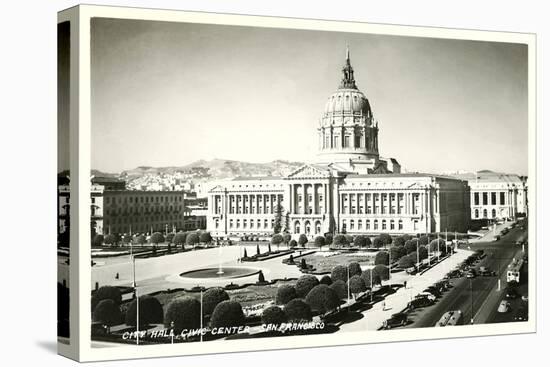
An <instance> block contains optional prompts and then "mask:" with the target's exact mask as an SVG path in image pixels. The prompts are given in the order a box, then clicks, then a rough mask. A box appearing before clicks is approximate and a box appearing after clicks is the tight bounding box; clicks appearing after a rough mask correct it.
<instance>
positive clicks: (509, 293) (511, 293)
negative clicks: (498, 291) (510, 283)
mask: <svg viewBox="0 0 550 367" xmlns="http://www.w3.org/2000/svg"><path fill="white" fill-rule="evenodd" d="M518 297H519V294H518V291H517V290H516V289H515V288H508V289H507V290H506V298H509V299H516V298H518Z"/></svg>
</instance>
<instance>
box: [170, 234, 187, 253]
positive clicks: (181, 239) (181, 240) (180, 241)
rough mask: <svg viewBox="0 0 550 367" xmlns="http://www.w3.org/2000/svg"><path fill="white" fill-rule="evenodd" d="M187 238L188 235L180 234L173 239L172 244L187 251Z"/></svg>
mask: <svg viewBox="0 0 550 367" xmlns="http://www.w3.org/2000/svg"><path fill="white" fill-rule="evenodd" d="M186 238H187V233H185V232H178V233H176V235H175V236H174V238H173V239H172V242H173V243H174V245H176V246H181V249H182V250H184V249H185V239H186Z"/></svg>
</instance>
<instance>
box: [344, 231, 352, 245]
mask: <svg viewBox="0 0 550 367" xmlns="http://www.w3.org/2000/svg"><path fill="white" fill-rule="evenodd" d="M344 236H346V242H347V245H350V244H352V243H353V236H352V235H351V234H345V235H344Z"/></svg>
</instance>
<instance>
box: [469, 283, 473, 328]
mask: <svg viewBox="0 0 550 367" xmlns="http://www.w3.org/2000/svg"><path fill="white" fill-rule="evenodd" d="M470 295H471V297H470V302H471V306H470V307H471V317H470V324H471V325H473V324H474V283H473V281H472V278H470Z"/></svg>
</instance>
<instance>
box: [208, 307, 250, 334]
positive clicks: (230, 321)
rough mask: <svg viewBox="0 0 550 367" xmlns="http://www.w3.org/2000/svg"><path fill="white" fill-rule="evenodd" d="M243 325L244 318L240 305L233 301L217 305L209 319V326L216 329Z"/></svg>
mask: <svg viewBox="0 0 550 367" xmlns="http://www.w3.org/2000/svg"><path fill="white" fill-rule="evenodd" d="M244 323H245V317H244V313H243V309H242V307H241V304H240V303H239V302H235V301H223V302H220V303H218V305H217V306H216V308H215V309H214V312H212V317H211V318H210V326H211V327H216V328H219V327H233V326H242V325H244Z"/></svg>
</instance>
